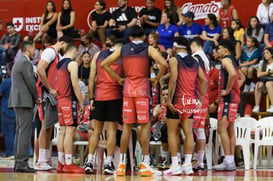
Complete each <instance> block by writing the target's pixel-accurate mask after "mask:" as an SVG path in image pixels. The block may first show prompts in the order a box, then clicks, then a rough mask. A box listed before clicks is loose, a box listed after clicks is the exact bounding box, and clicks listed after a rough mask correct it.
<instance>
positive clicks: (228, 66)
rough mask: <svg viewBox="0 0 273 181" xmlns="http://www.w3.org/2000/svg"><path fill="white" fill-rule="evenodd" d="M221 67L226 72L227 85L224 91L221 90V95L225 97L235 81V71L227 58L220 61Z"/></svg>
mask: <svg viewBox="0 0 273 181" xmlns="http://www.w3.org/2000/svg"><path fill="white" fill-rule="evenodd" d="M222 66H223V68H224V69H225V70H226V71H227V72H228V83H227V87H226V90H221V95H222V96H226V95H228V94H229V93H230V91H231V89H232V87H233V84H234V82H235V79H236V71H235V68H234V66H233V64H232V61H231V60H230V59H229V58H224V59H223V60H222Z"/></svg>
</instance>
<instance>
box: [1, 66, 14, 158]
mask: <svg viewBox="0 0 273 181" xmlns="http://www.w3.org/2000/svg"><path fill="white" fill-rule="evenodd" d="M12 66H13V63H10V64H8V70H7V75H8V78H6V79H5V80H4V81H3V82H2V83H1V85H0V96H1V97H2V103H1V128H2V133H3V135H4V138H5V145H6V153H5V155H4V156H3V157H2V158H6V159H14V139H15V129H16V115H15V112H14V110H13V109H9V108H8V101H9V94H10V89H11V77H10V76H11V70H12Z"/></svg>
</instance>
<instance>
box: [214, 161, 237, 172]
mask: <svg viewBox="0 0 273 181" xmlns="http://www.w3.org/2000/svg"><path fill="white" fill-rule="evenodd" d="M212 168H213V169H214V170H216V171H224V170H225V171H232V170H236V166H235V163H234V162H232V163H226V162H225V161H223V162H222V163H221V164H218V165H215V166H213V167H212Z"/></svg>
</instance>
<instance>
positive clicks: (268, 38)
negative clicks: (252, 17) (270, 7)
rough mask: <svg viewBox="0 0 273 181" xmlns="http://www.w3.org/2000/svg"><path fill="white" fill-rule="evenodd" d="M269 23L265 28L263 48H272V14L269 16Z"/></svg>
mask: <svg viewBox="0 0 273 181" xmlns="http://www.w3.org/2000/svg"><path fill="white" fill-rule="evenodd" d="M270 19H271V21H270V22H269V23H268V24H266V26H265V34H264V44H265V47H272V45H273V12H272V13H271V15H270Z"/></svg>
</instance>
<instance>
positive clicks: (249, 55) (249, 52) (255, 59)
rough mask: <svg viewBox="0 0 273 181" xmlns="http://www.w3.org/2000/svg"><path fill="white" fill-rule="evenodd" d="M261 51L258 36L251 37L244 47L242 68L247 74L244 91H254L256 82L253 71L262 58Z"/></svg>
mask: <svg viewBox="0 0 273 181" xmlns="http://www.w3.org/2000/svg"><path fill="white" fill-rule="evenodd" d="M261 56H262V55H261V51H260V49H259V43H258V41H257V39H256V38H254V37H250V38H248V39H247V41H246V46H244V47H243V50H242V57H241V64H240V69H241V71H242V72H243V74H244V75H245V76H246V82H245V88H244V91H243V92H254V90H255V83H254V82H253V81H252V78H253V73H254V70H255V67H256V65H257V64H258V63H259V60H260V59H261Z"/></svg>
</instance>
